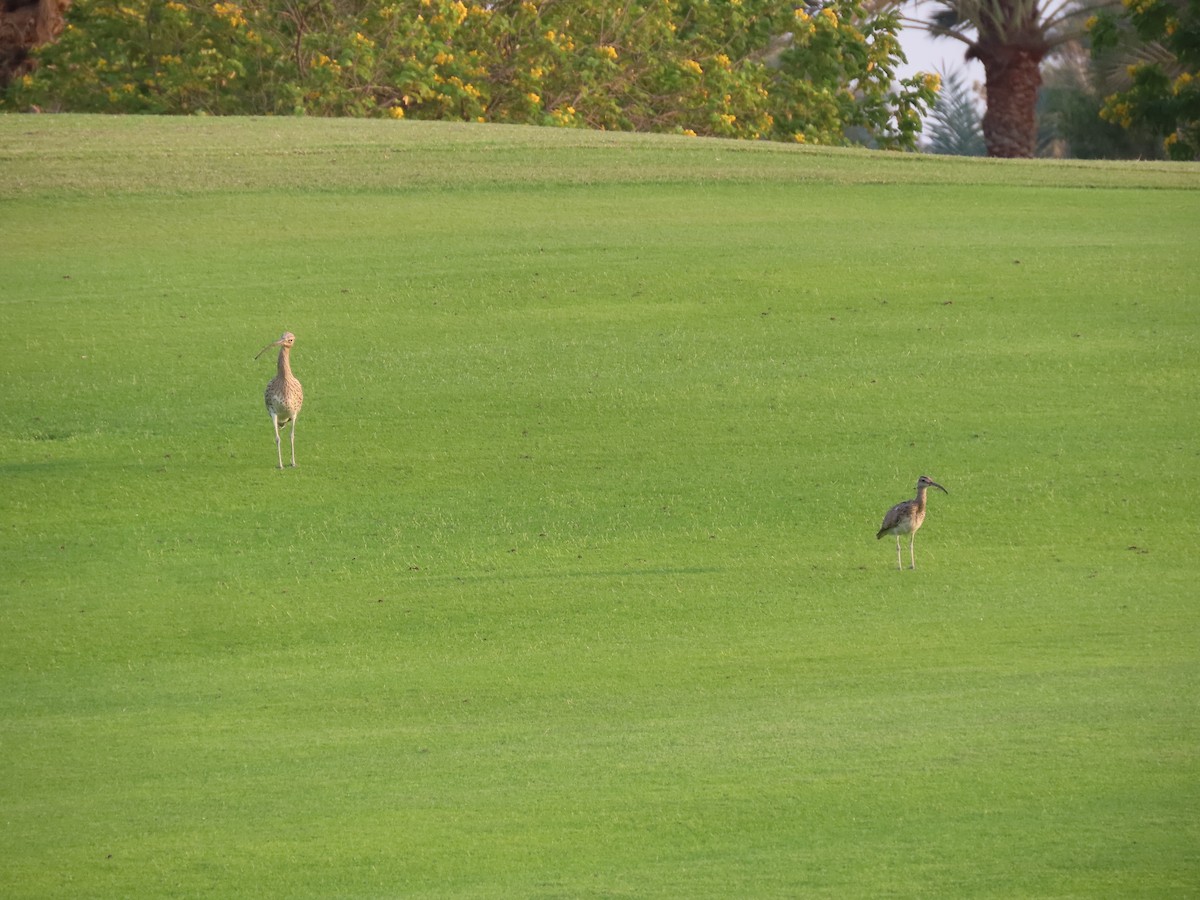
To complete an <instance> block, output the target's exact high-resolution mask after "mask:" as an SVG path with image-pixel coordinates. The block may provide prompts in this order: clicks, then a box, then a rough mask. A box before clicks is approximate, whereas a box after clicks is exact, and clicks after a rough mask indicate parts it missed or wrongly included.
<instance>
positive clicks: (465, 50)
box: [2, 0, 937, 149]
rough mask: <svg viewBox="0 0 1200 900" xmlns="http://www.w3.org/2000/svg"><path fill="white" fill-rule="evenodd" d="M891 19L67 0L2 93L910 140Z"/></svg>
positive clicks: (846, 7) (908, 88) (592, 2)
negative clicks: (57, 26) (783, 39)
mask: <svg viewBox="0 0 1200 900" xmlns="http://www.w3.org/2000/svg"><path fill="white" fill-rule="evenodd" d="M898 30H899V22H898V19H897V17H896V16H895V15H894V14H891V13H885V14H881V15H869V14H867V13H866V12H865V11H864V9H863V7H862V6H861V5H860V0H831V2H829V3H828V4H827V5H826V6H825V7H823V8H821V9H820V10H819V11H815V10H813V11H806V10H804V9H797V8H796V6H795V5H794V3H792V2H782V0H622V2H613V0H492V2H485V0H253V2H251V0H240V2H239V0H216V2H213V0H165V2H163V0H74V3H73V5H72V7H71V11H70V14H69V17H68V25H67V28H66V29H65V31H64V32H63V35H62V37H61V38H60V39H59V40H58V41H57V42H56V43H54V44H52V45H49V46H46V47H43V48H41V49H40V50H39V51H38V54H37V56H38V59H39V62H40V65H39V67H38V68H37V69H36V70H35V71H34V72H32V73H30V74H27V75H25V76H24V77H23V78H21V79H18V80H17V81H15V82H14V83H13V85H12V86H11V87H10V89H9V91H8V92H6V94H5V95H4V102H3V104H2V105H3V106H4V107H7V108H9V109H27V108H29V107H30V106H34V105H36V106H39V107H41V108H43V109H48V110H50V109H61V110H74V111H87V112H141V113H171V114H188V113H191V114H195V113H208V114H222V115H231V114H239V115H240V114H260V115H281V114H303V115H329V116H333V115H338V116H391V117H393V118H422V119H458V120H466V121H487V122H512V123H522V124H537V125H556V126H562V127H588V128H602V129H616V130H638V131H660V132H674V133H681V134H696V135H710V136H720V137H733V138H750V139H756V138H768V139H773V140H788V141H799V142H804V143H821V144H844V143H848V142H849V139H848V137H847V131H848V130H849V129H863V130H865V131H866V132H867V133H868V134H869V135H870V137H871V139H872V140H874V141H875V142H877V143H878V145H879V146H882V147H891V148H900V149H912V148H913V147H915V143H916V137H917V135H918V133H919V131H920V127H921V115H922V114H923V113H924V111H925V110H926V109H927V108H928V106H929V105H930V104H931V103H932V102H933V100H934V97H935V96H936V92H937V81H936V78H934V77H933V76H925V75H918V76H915V77H913V78H909V79H906V80H903V81H901V82H900V84H899V86H898V87H897V86H895V85H894V83H893V82H894V79H895V70H896V66H897V64H898V63H899V62H900V61H901V60H902V59H903V54H902V51H901V49H900V44H899V40H898V39H897V32H898ZM783 34H788V35H790V38H789V42H788V44H787V46H784V47H782V48H781V47H778V46H776V38H777V36H779V35H783Z"/></svg>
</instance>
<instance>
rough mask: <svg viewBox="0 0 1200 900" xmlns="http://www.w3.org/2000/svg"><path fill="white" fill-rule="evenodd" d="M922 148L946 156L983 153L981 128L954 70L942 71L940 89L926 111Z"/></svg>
mask: <svg viewBox="0 0 1200 900" xmlns="http://www.w3.org/2000/svg"><path fill="white" fill-rule="evenodd" d="M929 119H930V125H929V131H928V141H927V143H926V147H927V149H928V150H929V152H930V153H940V154H946V155H949V156H983V155H984V154H985V153H986V152H987V147H986V146H985V145H984V143H983V127H982V125H981V124H980V121H979V111H978V110H976V109H975V101H974V100H973V99H972V97H971V92H970V90H969V89H968V88H967V86H966V85H965V84H964V83H963V78H962V76H961V75H960V74H959V73H957V72H949V73H943V74H942V91H941V93H940V94H938V98H937V102H936V103H934V104H933V109H932V110H930V113H929Z"/></svg>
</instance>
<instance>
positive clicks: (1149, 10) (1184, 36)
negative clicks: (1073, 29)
mask: <svg viewBox="0 0 1200 900" xmlns="http://www.w3.org/2000/svg"><path fill="white" fill-rule="evenodd" d="M1124 7H1125V8H1124V11H1123V12H1122V13H1121V14H1120V15H1119V16H1118V15H1116V14H1115V13H1111V12H1103V13H1101V14H1099V15H1097V16H1095V17H1093V18H1092V19H1091V20H1089V22H1088V31H1089V33H1090V35H1091V38H1092V48H1093V53H1094V55H1095V56H1096V58H1097V59H1098V60H1100V61H1102V62H1107V63H1108V64H1109V66H1110V68H1111V69H1114V70H1115V75H1116V78H1117V79H1119V80H1120V81H1121V82H1122V83H1121V87H1120V89H1118V90H1117V91H1115V92H1114V93H1112V94H1110V95H1109V96H1108V98H1107V99H1106V100H1105V103H1104V107H1103V109H1102V110H1101V113H1100V114H1101V116H1102V117H1103V118H1104V119H1105V120H1106V121H1109V122H1113V123H1115V124H1117V125H1120V126H1121V127H1122V128H1125V129H1127V130H1135V129H1138V128H1145V129H1148V130H1150V131H1151V132H1152V133H1153V134H1155V135H1156V136H1157V137H1158V138H1160V139H1161V140H1162V146H1163V148H1164V150H1165V152H1166V154H1167V155H1168V156H1169V157H1170V158H1171V159H1178V160H1197V159H1200V0H1125V3H1124ZM1122 76H1123V77H1122Z"/></svg>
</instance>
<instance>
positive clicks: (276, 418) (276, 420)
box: [271, 413, 283, 469]
mask: <svg viewBox="0 0 1200 900" xmlns="http://www.w3.org/2000/svg"><path fill="white" fill-rule="evenodd" d="M271 424H272V425H273V426H274V427H275V455H276V456H278V457H279V468H281V469H282V468H283V450H282V449H281V448H280V446H279V416H277V415H275V413H271Z"/></svg>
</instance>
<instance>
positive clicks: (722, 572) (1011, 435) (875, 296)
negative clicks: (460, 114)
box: [0, 116, 1200, 898]
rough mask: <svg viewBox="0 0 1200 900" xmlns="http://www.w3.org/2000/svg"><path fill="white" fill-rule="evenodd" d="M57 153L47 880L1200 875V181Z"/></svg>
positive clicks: (694, 891) (825, 167)
mask: <svg viewBox="0 0 1200 900" xmlns="http://www.w3.org/2000/svg"><path fill="white" fill-rule="evenodd" d="M0 163H2V167H0V222H2V225H3V238H2V241H3V249H2V250H0V258H2V259H3V271H4V278H3V287H2V288H0V310H2V312H0V316H2V318H0V466H2V470H3V482H2V485H3V489H2V491H0V529H2V533H3V539H2V541H0V598H2V599H0V895H3V896H5V897H8V898H24V897H30V898H32V897H38V898H42V897H71V898H78V897H89V898H102V897H139V898H141V897H167V896H170V897H190V896H194V897H199V896H205V897H248V898H250V897H254V898H257V897H266V896H274V897H289V898H290V897H334V896H337V897H620V896H627V897H714V898H725V897H831V898H832V897H837V898H844V897H884V896H888V897H954V898H961V897H1005V898H1008V897H1113V898H1117V897H1120V898H1127V897H1139V896H1140V897H1184V896H1196V895H1197V893H1198V892H1200V816H1198V814H1197V813H1198V810H1200V693H1198V688H1200V607H1198V604H1197V598H1198V593H1200V592H1198V589H1197V582H1198V579H1200V558H1198V556H1197V550H1196V547H1197V540H1198V538H1200V527H1198V526H1197V524H1196V522H1197V519H1196V504H1197V500H1198V498H1200V443H1198V437H1200V429H1198V422H1200V418H1198V414H1200V401H1198V396H1200V395H1198V387H1197V385H1198V384H1200V305H1198V302H1200V298H1198V296H1197V294H1198V290H1197V289H1198V288H1200V268H1198V267H1197V264H1196V262H1195V260H1196V248H1197V247H1200V166H1196V165H1166V164H1081V163H1074V164H1068V163H1063V164H1055V163H1048V162H1033V163H1022V162H1010V163H1000V162H994V161H984V160H949V159H938V158H930V157H918V156H901V155H884V154H873V153H867V152H854V151H816V150H807V149H804V148H799V147H782V146H774V145H772V146H766V145H750V144H733V143H727V142H720V141H704V140H694V139H693V140H689V139H684V138H678V139H677V138H667V137H649V136H632V135H612V134H607V135H606V134H586V133H578V132H566V131H550V130H534V129H523V128H505V127H489V126H477V127H471V126H461V127H456V126H449V125H432V124H420V123H382V122H361V121H355V122H345V121H292V120H287V121H274V120H201V119H194V120H185V119H171V120H159V119H135V118H129V119H119V118H89V117H49V116H7V117H0ZM285 329H286V330H291V331H294V332H295V333H296V335H297V343H296V348H295V350H294V351H293V354H292V361H293V366H294V369H295V372H296V374H297V376H298V377H299V378H300V380H301V381H302V382H303V384H304V388H305V394H306V402H305V407H304V411H303V414H302V415H301V417H300V420H299V427H298V429H297V438H296V445H297V456H298V459H299V467H298V468H297V469H295V470H292V469H290V468H289V469H285V470H283V471H279V470H277V469H276V468H275V447H274V442H273V438H272V434H271V426H270V422H269V420H268V418H267V416H266V413H265V410H264V409H263V407H262V390H263V387H264V386H265V384H266V382H267V381H268V380H269V379H270V378H271V376H272V375H273V374H274V362H273V357H272V359H271V360H270V361H268V360H267V359H266V358H263V359H259V360H258V361H255V360H254V354H255V353H256V352H257V351H258V350H259V348H260V347H262V346H263V345H264V344H266V343H268V342H269V341H271V340H274V339H275V338H277V337H278V336H279V334H280V333H281V332H282V331H284V330H285ZM922 473H925V474H928V475H930V476H932V477H933V478H936V479H937V480H938V481H940V482H941V483H942V484H944V485H945V486H946V487H947V488H948V489H949V491H950V493H949V495H948V496H947V495H943V494H941V493H938V492H935V494H934V495H933V496H931V498H930V512H929V517H928V519H927V520H926V523H925V526H924V528H923V529H922V531H921V532H920V535H919V537H918V539H917V548H916V551H917V566H918V568H917V570H916V571H908V570H907V569H905V571H902V572H898V571H897V570H896V567H895V547H894V544H893V542H892V541H891V539H886V538H885V539H884V540H882V541H876V540H875V537H874V535H875V530H876V529H877V528H878V527H879V521H880V518H881V517H882V514H883V512H884V510H885V509H886V508H887V507H888V506H890V505H891V504H892V503H895V502H897V501H899V500H902V499H905V498H906V497H910V496H912V493H913V486H914V483H915V481H916V479H917V476H918V475H920V474H922ZM905 562H906V564H907V547H906V549H905Z"/></svg>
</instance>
